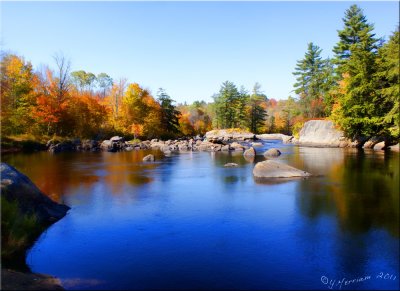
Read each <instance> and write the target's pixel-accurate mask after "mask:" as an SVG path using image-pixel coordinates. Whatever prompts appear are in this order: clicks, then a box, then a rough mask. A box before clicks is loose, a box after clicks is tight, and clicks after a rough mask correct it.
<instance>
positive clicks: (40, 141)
mask: <svg viewBox="0 0 400 291" xmlns="http://www.w3.org/2000/svg"><path fill="white" fill-rule="evenodd" d="M260 140H281V141H282V142H283V143H284V144H292V145H296V146H305V147H321V148H324V147H328V148H337V147H340V148H345V147H350V148H365V149H374V150H392V151H396V152H399V144H398V141H394V140H391V139H388V138H385V137H384V136H372V137H358V138H355V139H354V140H352V139H349V138H347V137H346V136H345V134H344V132H343V131H341V130H339V129H337V127H336V126H335V124H334V123H333V122H332V121H330V120H310V121H307V122H305V123H304V125H303V127H302V129H301V130H300V132H299V134H298V135H296V136H291V135H285V134H281V133H272V134H259V135H256V134H254V133H251V132H248V131H245V130H240V129H235V128H233V129H221V130H211V131H209V132H207V133H206V134H205V135H204V136H203V137H202V136H196V137H183V138H178V139H174V140H171V139H169V140H161V139H152V140H144V141H141V140H139V139H134V140H126V139H125V138H124V137H122V136H113V137H111V138H110V139H106V140H93V139H79V138H61V137H53V138H51V139H50V138H49V137H45V136H44V137H39V138H38V137H33V136H26V135H25V136H14V137H5V138H3V139H2V141H1V152H2V154H3V153H4V154H5V153H12V152H19V151H21V152H30V151H41V150H43V151H44V150H47V151H49V152H51V153H54V154H56V153H60V152H75V151H108V152H118V151H132V150H148V149H154V150H157V149H158V150H161V151H162V152H163V153H164V154H166V155H169V154H171V153H173V152H188V151H211V152H217V151H238V150H239V151H245V150H247V149H249V147H250V146H252V145H253V143H256V142H257V141H260Z"/></svg>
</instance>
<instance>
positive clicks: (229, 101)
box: [0, 5, 400, 139]
mask: <svg viewBox="0 0 400 291" xmlns="http://www.w3.org/2000/svg"><path fill="white" fill-rule="evenodd" d="M373 29H374V27H373V25H372V24H370V23H368V21H367V19H366V17H365V15H364V14H363V12H362V10H361V9H360V8H359V7H358V6H357V5H352V6H351V7H350V8H349V9H347V10H346V12H345V16H344V18H343V28H342V29H341V30H338V37H339V40H338V43H337V44H336V45H335V47H334V48H333V53H334V57H333V58H327V59H323V58H322V57H321V53H322V50H321V48H320V47H318V46H317V45H316V44H314V43H312V42H311V43H309V44H308V45H307V50H306V52H305V55H304V57H303V58H302V59H301V60H298V61H297V63H296V66H295V69H294V72H293V74H294V76H295V77H296V83H295V84H294V88H295V90H294V93H295V97H292V96H289V97H288V98H287V99H284V100H275V99H274V98H269V97H267V96H266V95H265V94H264V93H263V92H262V90H261V86H260V85H259V84H258V83H255V85H254V86H253V88H252V89H251V90H250V91H248V90H247V89H246V88H244V87H243V86H241V87H238V86H236V85H235V84H234V83H232V82H230V81H226V82H224V83H222V85H221V87H220V90H219V92H217V93H216V94H214V95H213V96H212V97H213V102H210V103H206V102H204V101H195V102H193V103H192V104H190V105H188V104H186V103H185V104H176V103H175V102H174V100H173V99H172V98H171V97H170V96H169V95H168V94H167V92H166V91H165V90H164V89H161V88H160V90H159V91H158V92H157V94H156V96H153V95H152V93H151V92H150V91H149V90H147V89H145V88H143V87H141V86H140V85H139V84H137V83H128V81H127V80H126V79H123V78H121V79H119V80H113V79H112V78H111V77H110V76H109V75H107V74H106V73H100V74H97V75H96V74H94V73H91V72H86V71H84V70H79V71H74V72H71V71H70V63H69V61H68V60H67V59H66V58H65V57H63V56H62V55H56V56H55V57H54V61H55V69H51V68H50V67H42V68H41V69H40V70H34V69H33V67H32V65H31V63H30V62H28V61H25V59H24V58H23V57H20V56H17V55H15V54H9V53H3V54H2V55H1V71H0V73H1V76H0V82H1V132H2V135H6V136H8V135H19V134H26V133H29V134H33V135H42V136H52V135H58V136H68V137H88V138H104V137H109V136H110V135H114V134H120V135H125V136H132V138H155V137H161V138H173V137H174V138H175V137H180V136H194V135H198V134H200V135H203V134H204V133H205V132H207V131H208V130H211V129H213V128H241V129H246V130H249V131H251V132H254V133H264V132H267V133H273V132H281V133H285V134H293V133H294V134H296V132H298V131H299V129H300V128H301V126H302V124H303V123H304V122H305V121H307V120H309V119H315V118H321V119H327V118H328V119H331V120H333V121H334V122H335V123H336V124H337V125H338V126H339V127H340V128H341V129H343V130H344V131H345V133H346V134H347V135H348V136H349V137H351V138H355V139H356V138H360V137H362V136H364V137H370V136H374V135H381V136H385V137H388V138H392V139H398V138H399V118H400V117H399V30H398V28H397V30H396V31H395V32H393V34H392V35H391V36H390V38H389V40H388V41H384V40H383V39H381V38H377V37H376V36H375V34H374V33H373Z"/></svg>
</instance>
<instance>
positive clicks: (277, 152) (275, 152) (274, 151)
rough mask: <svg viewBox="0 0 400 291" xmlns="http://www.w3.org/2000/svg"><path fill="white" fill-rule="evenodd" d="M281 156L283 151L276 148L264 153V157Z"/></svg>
mask: <svg viewBox="0 0 400 291" xmlns="http://www.w3.org/2000/svg"><path fill="white" fill-rule="evenodd" d="M280 155H281V151H280V150H278V149H276V148H272V149H269V150H267V151H266V152H265V153H264V157H279V156H280Z"/></svg>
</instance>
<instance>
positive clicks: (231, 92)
mask: <svg viewBox="0 0 400 291" xmlns="http://www.w3.org/2000/svg"><path fill="white" fill-rule="evenodd" d="M239 96H240V93H239V91H238V89H237V87H236V86H235V84H233V83H232V82H229V81H225V82H224V83H222V85H221V89H220V90H219V93H218V94H216V95H214V96H213V98H214V102H215V105H214V106H215V114H216V120H215V121H216V122H215V123H216V124H215V125H216V127H218V128H231V127H234V126H235V125H236V123H235V119H236V116H237V112H238V110H237V100H238V99H239V98H240V97H239Z"/></svg>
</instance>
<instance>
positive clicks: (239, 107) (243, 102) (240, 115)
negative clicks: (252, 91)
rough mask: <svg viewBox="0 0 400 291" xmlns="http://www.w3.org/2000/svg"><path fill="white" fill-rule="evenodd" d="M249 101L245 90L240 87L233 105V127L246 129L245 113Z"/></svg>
mask: <svg viewBox="0 0 400 291" xmlns="http://www.w3.org/2000/svg"><path fill="white" fill-rule="evenodd" d="M248 100H249V94H248V92H247V91H246V89H245V88H244V87H243V86H242V87H240V91H239V95H238V97H237V99H236V102H235V104H234V108H235V119H234V126H233V127H239V128H246V126H247V123H248V122H247V112H246V106H247V103H248Z"/></svg>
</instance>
